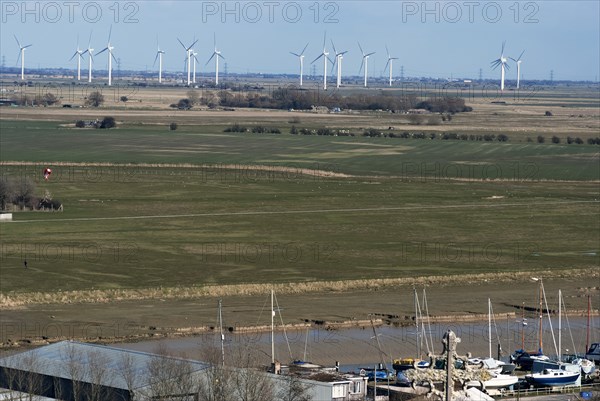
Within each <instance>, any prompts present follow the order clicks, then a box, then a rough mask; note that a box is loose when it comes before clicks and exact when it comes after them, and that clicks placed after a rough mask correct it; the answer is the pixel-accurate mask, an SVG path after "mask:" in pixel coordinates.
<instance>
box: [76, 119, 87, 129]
mask: <svg viewBox="0 0 600 401" xmlns="http://www.w3.org/2000/svg"><path fill="white" fill-rule="evenodd" d="M75 127H77V128H85V121H83V120H77V121H75Z"/></svg>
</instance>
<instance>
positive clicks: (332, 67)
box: [330, 57, 338, 74]
mask: <svg viewBox="0 0 600 401" xmlns="http://www.w3.org/2000/svg"><path fill="white" fill-rule="evenodd" d="M337 61H338V58H337V57H336V58H335V61H334V62H333V63H331V72H330V74H333V70H334V69H335V65H336V63H337Z"/></svg>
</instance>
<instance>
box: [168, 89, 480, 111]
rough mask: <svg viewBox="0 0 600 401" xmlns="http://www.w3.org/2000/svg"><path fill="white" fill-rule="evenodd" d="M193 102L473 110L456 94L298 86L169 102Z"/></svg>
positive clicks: (308, 107) (183, 106)
mask: <svg viewBox="0 0 600 401" xmlns="http://www.w3.org/2000/svg"><path fill="white" fill-rule="evenodd" d="M196 105H203V106H208V107H209V108H212V107H216V106H222V107H227V108H235V107H242V108H265V109H295V110H311V109H312V108H313V107H315V106H325V107H328V108H340V109H352V110H390V111H394V112H402V111H407V110H410V109H422V110H427V111H430V112H432V113H452V114H453V113H461V112H468V111H472V110H473V109H472V108H471V107H469V106H466V105H465V100H464V99H462V98H459V97H439V98H428V99H425V100H419V99H418V97H417V96H416V95H414V94H410V95H402V96H398V95H394V94H387V93H379V94H376V95H366V94H350V95H345V96H342V95H340V94H339V93H336V92H332V93H327V92H320V91H314V90H303V89H299V88H278V89H275V90H274V91H273V92H272V93H270V94H266V93H257V92H251V93H244V92H231V91H225V90H222V91H219V92H210V93H208V94H206V95H205V96H202V97H200V96H199V95H198V92H197V91H189V92H188V93H187V98H184V99H181V100H179V102H178V103H174V104H171V107H173V108H178V109H186V110H187V109H190V108H192V107H193V106H196Z"/></svg>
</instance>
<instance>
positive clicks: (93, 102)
mask: <svg viewBox="0 0 600 401" xmlns="http://www.w3.org/2000/svg"><path fill="white" fill-rule="evenodd" d="M102 103H104V95H102V93H101V92H98V91H96V92H92V93H90V94H89V96H88V97H87V99H86V101H85V104H86V105H88V106H92V107H99V106H100V105H101V104H102Z"/></svg>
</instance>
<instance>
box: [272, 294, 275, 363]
mask: <svg viewBox="0 0 600 401" xmlns="http://www.w3.org/2000/svg"><path fill="white" fill-rule="evenodd" d="M273 297H274V294H273V290H271V363H273V364H274V363H275V309H273Z"/></svg>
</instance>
